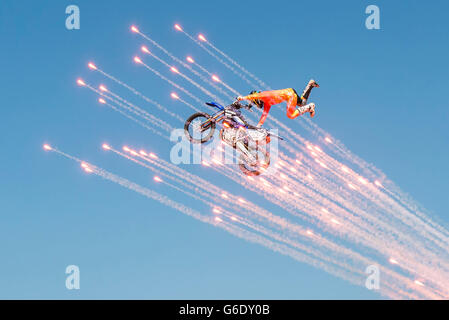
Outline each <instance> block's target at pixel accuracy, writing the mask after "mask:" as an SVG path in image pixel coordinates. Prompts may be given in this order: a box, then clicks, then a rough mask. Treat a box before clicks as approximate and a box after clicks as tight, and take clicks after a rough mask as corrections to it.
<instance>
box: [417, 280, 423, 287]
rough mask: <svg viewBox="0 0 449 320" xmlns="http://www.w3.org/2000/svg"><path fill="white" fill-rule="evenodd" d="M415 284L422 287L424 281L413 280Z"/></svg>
mask: <svg viewBox="0 0 449 320" xmlns="http://www.w3.org/2000/svg"><path fill="white" fill-rule="evenodd" d="M415 284H417V285H418V286H421V287H424V283H422V282H421V281H419V280H415Z"/></svg>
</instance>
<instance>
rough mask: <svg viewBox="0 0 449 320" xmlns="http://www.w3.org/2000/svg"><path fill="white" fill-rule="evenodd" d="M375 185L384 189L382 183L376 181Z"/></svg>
mask: <svg viewBox="0 0 449 320" xmlns="http://www.w3.org/2000/svg"><path fill="white" fill-rule="evenodd" d="M374 184H375V185H376V186H378V187H381V188H383V185H382V183H380V182H379V181H377V180H376V181H374Z"/></svg>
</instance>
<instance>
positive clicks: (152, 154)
mask: <svg viewBox="0 0 449 320" xmlns="http://www.w3.org/2000/svg"><path fill="white" fill-rule="evenodd" d="M149 156H150V158H153V159H157V155H155V154H154V153H153V152H150V154H149Z"/></svg>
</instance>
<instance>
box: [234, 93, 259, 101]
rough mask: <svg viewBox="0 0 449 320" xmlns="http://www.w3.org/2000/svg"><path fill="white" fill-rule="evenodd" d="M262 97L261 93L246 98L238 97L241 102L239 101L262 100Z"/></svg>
mask: <svg viewBox="0 0 449 320" xmlns="http://www.w3.org/2000/svg"><path fill="white" fill-rule="evenodd" d="M262 96H263V95H262V94H261V93H253V94H250V95H247V96H244V97H238V98H237V100H239V101H241V100H249V101H252V100H256V99H260V98H262Z"/></svg>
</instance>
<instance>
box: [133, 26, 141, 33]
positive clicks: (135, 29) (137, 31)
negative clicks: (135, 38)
mask: <svg viewBox="0 0 449 320" xmlns="http://www.w3.org/2000/svg"><path fill="white" fill-rule="evenodd" d="M131 31H132V32H135V33H139V29H137V27H136V26H131Z"/></svg>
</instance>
